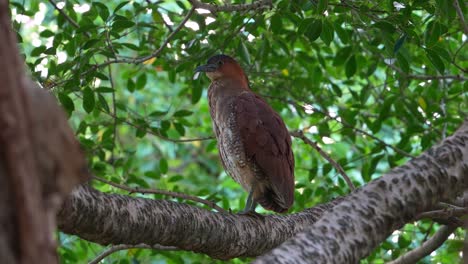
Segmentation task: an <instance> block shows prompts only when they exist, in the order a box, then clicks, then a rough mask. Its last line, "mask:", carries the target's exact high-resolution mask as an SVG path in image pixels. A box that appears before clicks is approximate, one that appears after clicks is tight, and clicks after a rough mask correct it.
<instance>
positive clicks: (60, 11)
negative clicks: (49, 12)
mask: <svg viewBox="0 0 468 264" xmlns="http://www.w3.org/2000/svg"><path fill="white" fill-rule="evenodd" d="M49 3H50V4H51V5H53V6H54V8H55V10H57V11H58V12H59V13H60V14H61V15H62V16H63V17H64V18H65V19H66V20H67V21H68V22H70V24H72V25H73V26H74V27H75V28H77V29H79V28H80V25H78V23H76V21H75V20H73V19H72V18H71V17H70V16H68V15H67V13H65V12H64V11H63V10H62V9H60V8H59V7H58V6H57V4H56V3H55V2H54V0H49Z"/></svg>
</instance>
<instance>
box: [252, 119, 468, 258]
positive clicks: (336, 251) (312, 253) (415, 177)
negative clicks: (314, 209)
mask: <svg viewBox="0 0 468 264" xmlns="http://www.w3.org/2000/svg"><path fill="white" fill-rule="evenodd" d="M467 185H468V121H465V123H464V125H463V126H462V127H461V128H460V129H459V130H458V131H457V132H456V133H455V134H454V135H453V136H451V137H448V138H447V139H445V140H444V141H443V142H442V143H441V144H440V145H438V146H435V147H433V148H431V149H429V150H427V151H425V152H424V153H423V154H422V155H421V156H419V157H417V158H414V159H412V160H411V161H409V162H408V163H407V164H405V165H403V166H400V167H397V168H395V169H393V170H391V171H390V172H389V173H387V174H385V175H384V176H383V177H381V178H379V179H377V180H374V181H372V182H371V183H369V184H367V185H366V186H364V187H362V188H361V189H358V190H356V191H355V192H353V193H352V194H351V195H349V196H348V197H347V198H346V200H344V201H342V202H341V203H340V204H338V205H337V206H335V207H333V208H332V209H331V210H329V211H328V212H327V213H325V214H324V215H323V217H322V218H320V219H319V220H318V221H317V222H316V223H315V224H314V225H313V226H312V227H311V228H309V229H308V230H306V231H305V232H303V233H300V234H298V235H297V236H295V237H294V238H293V239H291V240H289V241H287V242H285V243H283V244H282V245H281V246H279V247H278V248H276V249H274V250H273V251H272V252H270V253H268V254H266V255H265V256H263V257H260V258H258V259H257V260H256V261H255V263H358V262H359V260H360V259H361V258H363V257H365V256H367V255H368V254H370V252H371V251H372V250H373V249H374V248H375V247H376V246H377V245H379V244H380V243H381V242H382V241H383V240H384V239H386V238H387V237H388V236H389V235H390V234H391V232H392V231H394V230H395V229H397V228H398V227H400V226H402V225H403V224H404V223H406V222H408V221H410V220H411V219H413V218H414V217H415V216H416V215H417V214H419V213H421V212H423V211H425V210H427V209H429V208H431V207H432V206H433V205H434V204H435V203H436V202H438V201H441V200H444V199H452V198H455V197H456V196H457V195H458V194H461V192H462V191H463V190H464V189H466V188H467Z"/></svg>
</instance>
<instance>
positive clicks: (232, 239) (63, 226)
mask: <svg viewBox="0 0 468 264" xmlns="http://www.w3.org/2000/svg"><path fill="white" fill-rule="evenodd" d="M339 202H340V200H338V199H337V200H334V201H332V202H329V203H327V204H323V205H319V206H316V207H314V208H310V209H306V210H304V211H303V212H300V213H296V214H291V215H268V216H265V217H252V216H246V215H236V214H225V213H214V212H210V211H208V210H205V209H201V208H198V207H195V206H191V205H187V204H181V203H176V202H172V201H165V200H151V199H145V198H133V197H129V196H125V195H118V194H105V193H101V192H99V191H96V190H94V189H92V188H91V187H88V186H82V187H80V188H79V189H77V190H76V191H75V192H74V193H73V194H72V195H71V196H70V198H69V199H68V200H67V201H66V202H65V204H64V205H63V208H62V210H61V211H60V213H59V215H58V223H59V228H60V230H62V231H63V232H65V233H68V234H74V235H77V236H79V237H81V238H83V239H86V240H89V241H92V242H96V243H99V244H102V245H107V244H135V245H136V244H140V243H144V244H147V245H154V244H159V245H163V246H175V247H177V248H179V249H183V250H190V251H195V252H201V253H205V254H208V255H210V256H211V257H213V258H218V259H229V258H234V257H241V256H244V257H246V256H250V257H252V256H258V255H261V254H263V253H265V252H267V251H269V250H271V249H272V248H274V247H276V246H278V245H279V244H281V243H282V242H283V241H285V240H286V239H288V238H290V237H291V236H293V235H294V234H296V233H298V232H300V231H302V230H304V228H305V227H307V226H310V225H312V224H313V223H314V222H315V221H317V219H318V218H319V217H320V216H321V215H322V214H323V212H325V211H326V210H329V209H330V208H332V207H333V206H334V205H336V204H337V203H339Z"/></svg>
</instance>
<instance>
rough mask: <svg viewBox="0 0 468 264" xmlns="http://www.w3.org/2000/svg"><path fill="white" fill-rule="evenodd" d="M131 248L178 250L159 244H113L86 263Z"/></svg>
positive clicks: (97, 260) (93, 262)
mask: <svg viewBox="0 0 468 264" xmlns="http://www.w3.org/2000/svg"><path fill="white" fill-rule="evenodd" d="M133 248H141V249H154V250H168V251H169V250H172V251H174V250H178V248H176V247H165V246H160V245H153V246H149V245H145V244H138V245H125V244H122V245H115V246H112V247H110V248H108V249H106V250H104V251H103V252H101V254H99V255H98V256H97V257H96V258H94V259H93V260H91V261H90V262H89V263H88V264H99V262H101V260H103V259H105V258H106V257H107V256H109V255H111V254H113V253H115V252H117V251H120V250H126V249H133Z"/></svg>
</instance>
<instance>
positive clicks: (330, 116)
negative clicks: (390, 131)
mask: <svg viewBox="0 0 468 264" xmlns="http://www.w3.org/2000/svg"><path fill="white" fill-rule="evenodd" d="M262 96H264V97H267V98H273V99H276V100H280V101H283V102H285V103H287V104H291V105H294V106H297V107H301V108H304V106H303V105H301V104H299V103H297V102H295V101H294V100H288V99H283V98H280V97H274V96H269V95H262ZM312 110H313V111H314V112H317V113H321V114H323V115H325V116H326V117H328V118H329V119H332V120H335V121H336V122H338V123H340V124H342V125H343V126H344V127H347V128H350V129H352V130H354V131H356V132H358V133H360V134H363V135H365V136H368V137H370V138H372V139H373V140H375V141H378V142H379V143H380V144H382V145H383V146H385V147H387V148H391V149H393V151H395V152H396V153H399V154H401V155H403V156H405V157H408V158H414V156H413V155H411V154H409V153H407V152H406V151H404V150H401V149H399V148H397V147H394V146H392V145H390V144H387V143H386V142H385V141H383V140H382V139H380V138H378V137H376V136H374V135H372V134H370V133H368V132H366V131H364V130H362V129H360V128H357V127H354V126H353V125H351V124H349V123H348V122H346V121H344V120H343V119H342V118H340V117H339V116H332V115H330V113H328V112H326V111H322V110H320V109H318V108H316V107H312Z"/></svg>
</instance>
